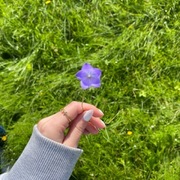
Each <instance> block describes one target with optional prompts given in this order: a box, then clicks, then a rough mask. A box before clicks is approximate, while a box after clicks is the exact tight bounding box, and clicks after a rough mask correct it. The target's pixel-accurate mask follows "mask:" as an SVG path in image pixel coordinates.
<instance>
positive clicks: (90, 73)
mask: <svg viewBox="0 0 180 180" xmlns="http://www.w3.org/2000/svg"><path fill="white" fill-rule="evenodd" d="M76 77H77V79H79V80H80V81H81V87H82V88H83V89H88V88H90V87H95V88H98V87H100V86H101V80H100V77H101V70H100V69H98V68H94V67H92V66H91V65H90V64H88V63H85V64H84V65H83V66H82V68H81V70H80V71H78V72H77V73H76Z"/></svg>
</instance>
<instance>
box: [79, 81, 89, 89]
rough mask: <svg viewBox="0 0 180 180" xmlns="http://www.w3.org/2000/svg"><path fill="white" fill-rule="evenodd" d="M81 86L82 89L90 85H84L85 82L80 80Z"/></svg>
mask: <svg viewBox="0 0 180 180" xmlns="http://www.w3.org/2000/svg"><path fill="white" fill-rule="evenodd" d="M81 87H82V89H88V88H89V87H90V86H87V85H85V84H84V83H83V82H82V81H81Z"/></svg>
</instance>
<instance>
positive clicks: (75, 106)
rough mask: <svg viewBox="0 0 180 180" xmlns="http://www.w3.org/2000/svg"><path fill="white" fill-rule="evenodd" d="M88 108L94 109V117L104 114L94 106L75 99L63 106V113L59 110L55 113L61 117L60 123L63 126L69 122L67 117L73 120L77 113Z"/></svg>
mask: <svg viewBox="0 0 180 180" xmlns="http://www.w3.org/2000/svg"><path fill="white" fill-rule="evenodd" d="M90 109H92V110H93V111H94V113H93V116H95V117H102V116H103V115H104V114H103V112H102V111H101V110H100V109H98V108H97V107H96V106H94V105H92V104H88V103H83V102H77V101H73V102H71V103H70V104H68V105H67V106H65V107H64V108H63V113H62V111H60V112H58V113H57V114H56V115H57V117H59V118H60V119H61V123H62V124H63V125H64V126H67V125H68V123H69V119H70V120H71V121H73V120H74V119H75V118H76V117H77V116H78V115H79V114H81V113H83V112H84V111H87V110H90ZM68 118H69V119H68Z"/></svg>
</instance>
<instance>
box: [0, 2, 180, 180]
mask: <svg viewBox="0 0 180 180" xmlns="http://www.w3.org/2000/svg"><path fill="white" fill-rule="evenodd" d="M85 62H88V63H90V64H91V65H93V66H94V67H98V68H100V69H101V70H102V79H101V80H102V85H101V87H100V88H98V89H90V90H87V91H82V90H81V88H80V84H79V81H78V80H77V79H76V78H75V74H76V72H77V71H78V70H80V68H81V66H82V65H83V64H84V63H85ZM83 96H85V97H86V98H85V101H86V102H89V103H92V104H95V105H97V106H98V107H99V108H100V109H101V110H102V111H103V112H104V114H105V116H104V118H103V120H104V122H105V123H106V125H107V128H106V129H105V130H102V131H101V132H100V134H99V135H95V136H91V135H90V136H85V137H83V138H82V140H81V142H80V147H81V148H82V149H83V150H84V153H83V155H82V156H81V158H80V160H79V161H78V163H77V165H76V167H75V170H74V172H73V175H72V178H71V179H74V180H96V179H98V180H106V179H107V180H108V179H111V180H119V179H120V180H179V179H180V168H179V167H180V1H179V0H146V1H142V0H132V1H131V0H89V1H88V0H74V1H72V0H52V1H46V0H18V1H17V0H0V97H1V98H0V116H1V121H0V125H3V126H4V127H5V128H6V130H7V132H8V141H7V146H6V150H5V154H6V157H7V159H8V161H9V163H10V164H13V163H14V161H15V160H16V159H17V158H18V157H19V155H20V153H21V152H22V150H23V148H24V146H25V145H26V144H27V142H28V139H29V137H30V135H31V132H32V127H33V125H34V124H36V123H37V122H38V120H39V119H41V118H43V117H45V116H48V115H50V114H52V113H55V112H57V111H59V109H60V108H62V107H63V106H64V105H66V104H68V103H69V102H71V101H72V100H77V101H81V100H82V97H83ZM128 131H131V132H132V134H128Z"/></svg>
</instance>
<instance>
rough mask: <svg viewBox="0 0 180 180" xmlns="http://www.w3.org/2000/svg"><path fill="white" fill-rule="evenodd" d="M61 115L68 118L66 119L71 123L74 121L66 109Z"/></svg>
mask: <svg viewBox="0 0 180 180" xmlns="http://www.w3.org/2000/svg"><path fill="white" fill-rule="evenodd" d="M61 113H62V115H64V116H65V117H66V119H67V120H68V122H69V123H70V122H71V121H72V118H71V117H70V116H69V115H68V113H67V112H66V111H65V109H62V110H61Z"/></svg>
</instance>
